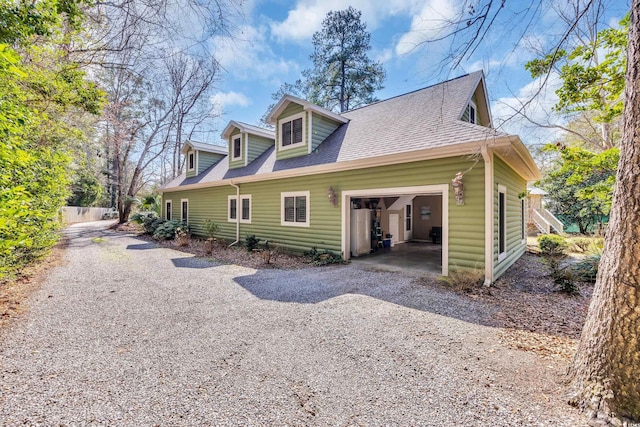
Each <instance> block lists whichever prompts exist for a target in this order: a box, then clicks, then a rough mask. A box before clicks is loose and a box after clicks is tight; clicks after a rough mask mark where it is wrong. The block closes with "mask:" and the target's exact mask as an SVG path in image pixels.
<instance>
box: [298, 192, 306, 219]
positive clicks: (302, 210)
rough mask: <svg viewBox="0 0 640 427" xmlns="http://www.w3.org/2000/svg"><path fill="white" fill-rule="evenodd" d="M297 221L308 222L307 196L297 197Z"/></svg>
mask: <svg viewBox="0 0 640 427" xmlns="http://www.w3.org/2000/svg"><path fill="white" fill-rule="evenodd" d="M296 222H307V198H306V197H304V196H301V197H296Z"/></svg>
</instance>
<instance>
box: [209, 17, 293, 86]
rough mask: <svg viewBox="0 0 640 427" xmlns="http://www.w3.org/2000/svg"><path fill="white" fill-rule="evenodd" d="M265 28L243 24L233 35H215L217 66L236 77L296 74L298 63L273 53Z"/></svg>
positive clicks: (254, 78) (256, 77)
mask: <svg viewBox="0 0 640 427" xmlns="http://www.w3.org/2000/svg"><path fill="white" fill-rule="evenodd" d="M266 30H267V29H266V28H265V27H255V26H249V25H244V26H241V27H240V28H239V29H238V32H237V34H234V35H233V36H231V37H229V36H218V37H216V38H214V40H213V51H214V55H215V57H216V59H217V60H218V61H219V62H220V65H222V67H223V68H224V69H225V70H226V71H227V72H228V73H229V74H232V75H233V77H234V78H236V79H245V80H269V79H271V78H272V77H274V76H277V77H282V76H283V75H284V76H286V75H288V74H289V73H297V72H298V71H299V66H298V64H297V63H296V62H294V61H288V60H285V59H283V58H281V57H278V56H276V55H275V53H274V52H273V50H272V49H271V46H270V45H269V42H268V41H267V37H266Z"/></svg>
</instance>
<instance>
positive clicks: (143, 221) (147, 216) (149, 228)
mask: <svg viewBox="0 0 640 427" xmlns="http://www.w3.org/2000/svg"><path fill="white" fill-rule="evenodd" d="M131 221H133V222H135V223H137V224H140V225H142V228H144V232H145V234H151V235H153V234H155V232H156V230H157V229H158V227H160V226H161V225H162V224H163V223H164V222H165V221H164V220H163V219H162V218H160V217H159V216H158V215H156V214H155V212H149V213H143V214H141V213H136V214H133V215H132V216H131Z"/></svg>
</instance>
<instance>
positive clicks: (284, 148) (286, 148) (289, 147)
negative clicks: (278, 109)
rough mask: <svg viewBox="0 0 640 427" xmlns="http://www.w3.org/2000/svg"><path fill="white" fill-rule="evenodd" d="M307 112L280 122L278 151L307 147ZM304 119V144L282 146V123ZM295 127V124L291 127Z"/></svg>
mask: <svg viewBox="0 0 640 427" xmlns="http://www.w3.org/2000/svg"><path fill="white" fill-rule="evenodd" d="M306 114H307V113H306V111H303V112H302V113H298V114H294V115H293V116H288V117H285V118H284V119H280V120H278V150H290V149H292V148H297V147H304V146H305V144H306V143H305V140H304V139H305V136H306V135H305V131H306V130H307V123H306V120H305V116H306ZM300 118H301V119H302V142H297V143H295V144H291V145H287V146H283V145H282V123H286V122H293V121H294V120H296V119H300ZM291 126H293V124H292V125H291Z"/></svg>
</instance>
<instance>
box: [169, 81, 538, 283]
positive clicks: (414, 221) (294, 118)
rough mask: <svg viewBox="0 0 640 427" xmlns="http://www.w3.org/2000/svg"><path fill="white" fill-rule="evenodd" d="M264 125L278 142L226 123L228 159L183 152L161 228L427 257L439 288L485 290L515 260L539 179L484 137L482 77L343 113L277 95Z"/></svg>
mask: <svg viewBox="0 0 640 427" xmlns="http://www.w3.org/2000/svg"><path fill="white" fill-rule="evenodd" d="M268 120H269V122H270V123H271V124H273V125H274V128H275V131H272V130H269V129H263V128H260V127H256V126H252V125H248V124H245V123H241V122H237V121H231V122H230V123H229V125H228V126H227V127H226V128H225V130H224V132H223V133H222V137H223V139H224V140H225V141H226V143H227V147H226V148H225V147H220V146H214V145H210V144H200V143H192V142H188V143H186V144H185V148H184V149H183V153H184V154H185V155H186V156H187V158H186V160H187V166H188V167H187V172H186V174H183V175H181V176H179V177H177V178H175V179H173V180H172V181H170V182H168V183H167V184H165V185H164V186H163V187H162V189H161V192H162V195H163V215H164V216H165V217H166V218H181V219H182V220H184V221H187V222H188V223H189V225H190V226H191V229H192V230H193V232H194V233H195V234H200V235H203V234H204V230H203V223H204V221H205V220H207V219H211V220H213V221H215V222H217V223H218V224H221V227H220V232H219V234H220V238H224V239H227V240H229V241H230V242H234V243H235V242H239V241H241V240H243V239H244V237H245V236H246V235H248V234H254V235H256V236H257V237H259V238H260V239H262V240H263V241H264V240H268V241H269V242H270V243H275V244H277V245H280V246H282V247H284V248H287V249H289V250H291V251H299V252H302V251H308V250H309V249H310V248H312V247H316V248H318V249H328V250H331V251H335V252H337V253H341V254H342V256H343V257H344V258H345V259H349V258H351V257H356V256H367V255H368V254H369V253H371V252H379V251H393V250H397V248H409V249H405V250H407V251H410V250H411V249H410V248H418V247H419V246H420V244H422V245H425V246H429V245H430V246H431V247H435V248H436V249H437V251H435V252H437V254H438V259H437V263H438V269H439V270H440V271H441V274H442V275H447V274H448V272H449V271H451V270H452V269H457V268H481V269H484V272H485V277H486V282H487V283H491V282H492V281H493V280H495V279H496V278H497V277H499V276H500V275H501V274H503V273H504V271H505V270H506V269H507V268H508V267H509V266H510V265H511V264H513V262H515V261H516V260H517V259H518V258H519V257H520V256H521V255H522V254H523V253H524V251H525V247H526V227H527V219H526V218H525V216H526V210H525V208H526V206H525V199H524V198H522V195H523V194H525V192H526V184H527V181H531V180H537V179H539V178H540V172H539V170H538V168H537V166H536V164H535V162H534V161H533V159H532V157H531V155H530V153H529V151H528V150H527V148H526V147H525V146H524V144H523V143H522V141H521V140H520V138H519V137H517V136H514V135H508V134H505V133H503V132H500V131H498V130H496V129H495V128H494V127H493V124H492V118H491V111H490V109H489V103H488V98H487V90H486V87H485V81H484V75H483V73H482V72H476V73H472V74H468V75H465V76H462V77H459V78H456V79H452V80H449V81H446V82H443V83H439V84H436V85H434V86H430V87H427V88H424V89H421V90H417V91H414V92H410V93H407V94H404V95H400V96H397V97H394V98H391V99H387V100H385V101H380V102H377V103H374V104H371V105H368V106H366V107H362V108H358V109H355V110H352V111H348V112H345V113H341V114H336V113H334V112H332V111H329V110H326V109H324V108H321V107H319V106H317V105H314V104H312V103H310V102H308V101H305V100H303V99H300V98H297V97H294V96H290V95H285V96H284V97H283V98H282V99H281V100H280V101H279V102H278V104H276V106H275V107H274V108H273V110H272V111H271V113H270V114H269V116H268ZM191 159H193V160H191ZM203 159H206V160H203ZM416 242H417V243H416ZM403 245H405V246H403ZM390 246H393V247H392V248H389V247H390ZM407 253H409V252H407ZM425 262H426V261H425ZM431 262H433V260H431Z"/></svg>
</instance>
